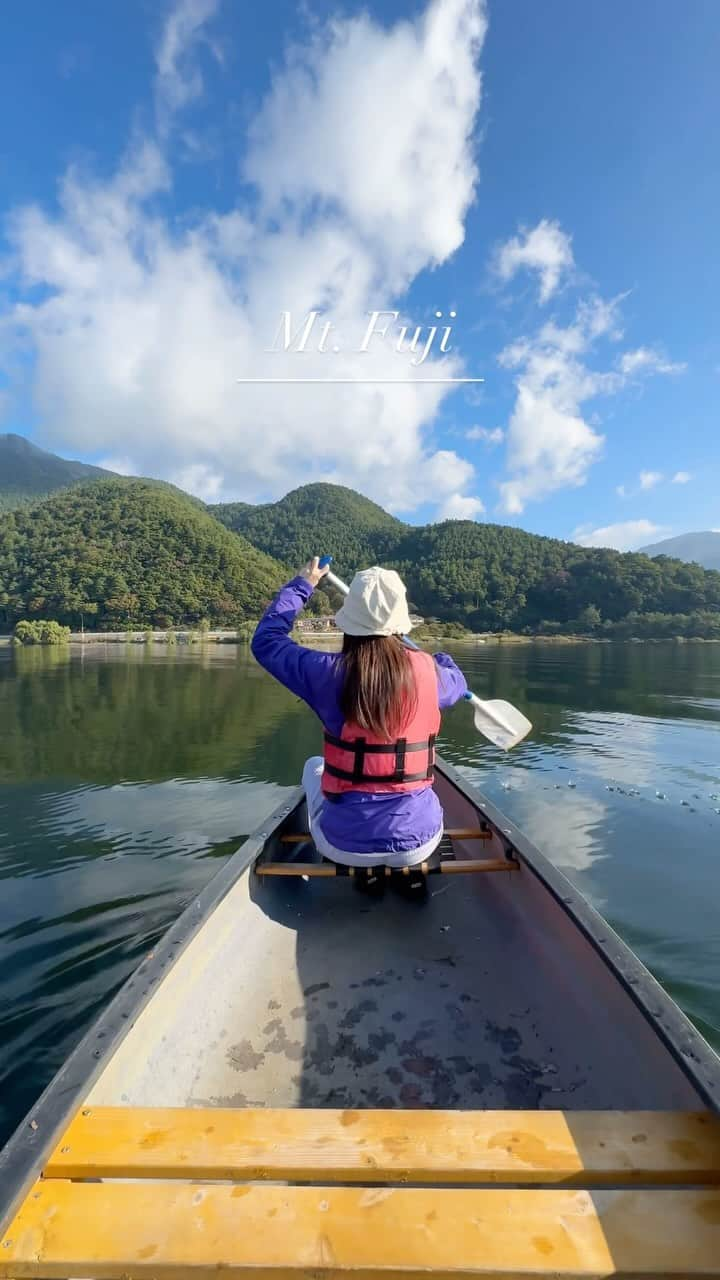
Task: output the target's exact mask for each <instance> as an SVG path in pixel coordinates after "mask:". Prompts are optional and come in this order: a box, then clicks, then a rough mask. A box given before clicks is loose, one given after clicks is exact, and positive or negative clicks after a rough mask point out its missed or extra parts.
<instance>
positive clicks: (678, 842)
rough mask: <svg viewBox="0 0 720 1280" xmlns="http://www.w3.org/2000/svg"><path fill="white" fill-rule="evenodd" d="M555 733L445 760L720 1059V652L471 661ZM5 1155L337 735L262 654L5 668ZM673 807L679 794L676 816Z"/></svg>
mask: <svg viewBox="0 0 720 1280" xmlns="http://www.w3.org/2000/svg"><path fill="white" fill-rule="evenodd" d="M455 652H456V656H457V657H458V660H459V661H460V662H461V665H463V666H464V668H465V669H466V671H467V672H468V676H469V678H470V683H471V685H472V687H473V688H474V689H475V690H476V691H477V692H478V693H479V694H480V695H481V696H488V697H490V696H502V697H506V698H509V699H510V700H511V701H513V702H515V703H516V704H517V705H518V706H520V707H522V708H523V709H524V710H526V711H527V713H528V715H529V716H530V717H531V719H532V720H533V723H534V731H533V734H532V736H531V738H530V739H528V740H527V741H526V742H525V743H523V744H521V745H520V746H519V747H518V748H517V749H516V750H515V751H514V752H513V753H512V754H511V755H509V756H508V755H505V754H504V753H502V752H499V751H497V750H496V749H495V748H493V747H491V746H489V745H488V744H486V743H484V742H483V741H482V740H481V739H479V738H478V737H477V735H476V733H475V731H474V729H473V726H472V717H471V715H470V713H469V710H468V708H467V706H465V705H462V706H458V707H456V708H454V709H453V710H452V711H451V712H450V713H449V714H448V715H447V716H446V717H445V721H444V726H443V739H442V750H443V752H444V754H445V755H446V756H447V757H448V758H449V759H450V760H451V761H452V762H453V763H455V764H456V765H458V766H459V767H460V768H461V769H462V770H463V771H464V772H466V774H467V776H469V777H470V778H472V779H473V781H475V782H476V783H477V784H478V785H479V786H480V787H481V789H484V790H485V791H486V792H487V793H488V794H489V795H490V796H491V798H492V799H493V800H494V801H495V803H497V804H498V805H499V806H500V807H501V808H503V809H504V810H505V811H506V812H508V813H509V814H510V816H511V817H513V818H514V819H515V820H516V821H517V822H518V823H519V824H520V826H521V827H522V828H523V829H524V830H526V831H527V833H528V835H529V836H530V837H531V838H532V839H533V840H535V842H536V843H537V844H538V845H539V846H540V848H541V849H543V851H544V852H545V853H546V854H547V855H548V856H549V857H550V858H551V859H552V860H553V861H555V862H556V863H557V865H559V866H560V867H562V868H563V870H565V871H566V872H567V874H569V875H570V876H571V877H572V878H573V879H575V880H576V881H577V883H578V885H579V887H580V888H581V889H582V891H583V892H584V893H586V894H587V895H588V896H589V897H590V898H591V899H592V900H593V901H594V902H595V903H596V904H597V905H599V906H600V908H601V910H603V912H604V913H606V914H607V917H608V919H609V921H610V923H611V924H613V925H614V927H615V928H617V929H618V930H619V932H620V933H621V934H622V935H623V936H624V937H625V938H626V939H627V940H628V941H629V942H630V944H631V945H632V946H634V947H635V948H636V949H637V950H638V952H639V954H640V955H641V956H642V958H643V959H644V960H645V961H646V963H648V964H649V965H650V967H651V968H652V969H653V971H654V972H655V973H656V974H657V976H658V977H659V978H660V979H661V980H662V981H663V982H664V983H666V985H667V986H668V987H669V988H670V990H671V991H672V992H673V994H674V995H675V997H676V998H677V999H678V1000H679V1001H680V1002H681V1003H682V1004H683V1006H684V1007H685V1008H686V1009H687V1011H688V1012H689V1013H690V1014H691V1016H693V1017H694V1018H695V1019H696V1020H697V1022H698V1024H699V1025H700V1026H701V1028H702V1029H703V1030H704V1031H705V1033H706V1034H708V1035H710V1036H711V1037H714V1038H715V1040H716V1042H718V1043H720V1031H718V1030H717V1029H718V1028H720V997H719V995H718V986H719V979H720V937H719V931H718V927H717V915H718V912H717V903H718V890H719V889H720V812H718V811H719V810H720V750H719V746H720V735H718V724H719V723H720V699H718V697H717V694H718V686H719V681H720V648H719V647H718V646H713V645H704V646H700V645H698V646H694V645H684V646H680V645H651V646H630V645H627V646H623V645H588V646H578V647H574V646H552V645H542V646H539V645H535V646H532V645H527V646H525V645H523V646H507V647H500V648H497V647H495V646H485V647H470V646H458V647H457V649H456V651H455ZM0 725H2V735H1V736H0V881H2V884H1V885H0V1000H1V1001H2V1005H3V1012H4V1015H5V1016H4V1030H5V1037H4V1044H3V1050H2V1060H0V1099H1V1100H2V1101H1V1102H0V1107H1V1108H2V1110H0V1139H1V1138H2V1136H3V1133H6V1132H7V1131H8V1130H9V1129H10V1128H11V1127H12V1124H13V1122H14V1120H15V1119H16V1118H17V1117H18V1116H19V1114H21V1113H22V1111H23V1110H24V1109H25V1108H26V1107H27V1106H28V1105H29V1103H30V1102H31V1101H32V1098H33V1097H34V1096H35V1094H36V1093H37V1092H38V1091H39V1089H40V1088H41V1087H42V1085H43V1084H44V1083H45V1082H46V1080H47V1079H48V1078H49V1076H50V1075H51V1074H52V1072H53V1071H54V1070H55V1069H56V1068H57V1066H59V1065H60V1063H61V1062H62V1061H63V1059H64V1058H65V1057H66V1055H67V1053H68V1051H69V1049H70V1048H71V1046H72V1044H73V1043H74V1042H75V1041H76V1039H77V1038H78V1036H79V1034H80V1032H81V1031H82V1029H83V1027H84V1026H85V1025H86V1024H87V1022H88V1021H89V1019H90V1018H91V1017H92V1016H93V1015H94V1014H95V1012H96V1011H97V1010H98V1009H99V1008H100V1007H101V1006H102V1005H103V1003H104V1002H105V1001H106V1000H107V997H108V995H109V993H110V992H111V991H112V990H114V989H115V988H116V987H117V986H118V984H119V983H120V982H121V981H122V980H123V978H124V977H125V976H126V974H127V973H128V972H129V971H130V969H131V968H132V967H133V966H134V965H135V964H136V963H137V961H138V959H139V957H140V956H141V955H142V954H143V953H144V952H145V951H146V950H147V949H149V948H150V947H151V946H152V944H153V942H154V941H155V940H156V938H157V937H158V936H159V935H160V933H161V932H162V931H163V930H164V928H165V927H166V926H167V925H168V924H169V923H170V921H171V920H172V919H174V918H175V917H176V915H177V914H178V912H179V911H180V910H181V909H182V907H183V906H184V905H185V903H186V902H188V901H189V900H190V899H191V898H192V896H193V895H194V894H196V893H197V892H198V891H199V890H200V889H201V888H202V886H203V885H204V884H205V883H206V881H207V879H208V878H209V876H210V875H211V874H212V872H213V870H214V869H215V867H216V866H217V864H218V861H219V860H220V859H222V858H224V857H226V856H227V855H228V854H229V853H230V852H231V851H232V850H233V849H234V848H235V847H237V845H238V844H239V843H240V842H241V840H242V838H243V837H244V835H245V834H247V833H248V832H249V831H251V830H252V829H253V828H254V827H255V826H256V825H257V823H259V822H260V821H261V820H262V818H263V817H264V816H265V814H266V813H268V812H269V811H270V810H271V809H272V808H274V807H275V805H276V804H277V803H278V800H279V798H280V797H281V795H282V794H283V788H287V787H290V786H294V785H295V784H296V783H297V780H298V778H299V776H300V772H301V769H302V764H303V762H304V760H305V759H306V757H307V756H308V755H310V754H313V753H315V752H317V750H318V747H319V742H320V732H319V728H318V726H317V723H316V722H315V720H314V719H313V717H312V716H311V715H310V714H309V712H307V710H306V709H305V708H304V707H303V705H302V704H301V703H299V702H298V701H297V700H296V699H294V698H292V697H291V696H290V695H289V694H288V693H286V692H285V691H284V690H282V689H281V688H280V687H279V686H278V685H276V684H275V683H274V682H272V681H271V680H269V678H268V677H266V676H265V675H264V673H263V672H261V671H260V670H259V669H258V668H257V666H256V665H255V664H254V663H253V662H252V660H251V658H250V656H249V653H248V651H247V649H244V648H241V649H237V650H236V649H235V648H233V647H229V646H228V647H221V648H215V647H214V646H213V647H210V646H208V647H207V648H206V649H204V650H201V649H198V648H195V647H194V648H192V649H191V648H188V649H177V650H175V651H168V650H164V649H162V648H160V647H159V646H154V647H151V648H150V647H149V648H147V649H146V648H145V647H144V646H132V647H125V646H122V647H121V646H117V647H108V649H107V652H105V651H104V650H103V649H97V650H94V651H90V652H87V653H85V655H84V656H81V655H78V654H77V653H76V652H75V651H73V652H72V653H69V652H68V651H67V650H58V651H52V650H44V651H41V650H38V651H32V650H31V651H21V652H19V653H17V654H15V653H13V652H12V651H8V650H4V651H0ZM661 797H664V798H661Z"/></svg>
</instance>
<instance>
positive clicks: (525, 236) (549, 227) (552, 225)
mask: <svg viewBox="0 0 720 1280" xmlns="http://www.w3.org/2000/svg"><path fill="white" fill-rule="evenodd" d="M574 265H575V263H574V259H573V252H572V239H571V237H570V236H569V235H567V233H566V232H565V231H563V230H562V228H561V226H560V224H559V222H551V221H549V220H548V219H547V218H543V219H542V221H540V222H539V223H538V224H537V226H536V227H533V228H532V229H530V230H528V228H527V227H522V228H521V234H520V235H519V236H513V237H512V239H510V240H508V241H506V243H505V244H503V245H501V246H500V248H499V249H498V250H497V252H496V255H495V263H494V266H495V270H496V272H497V274H498V275H499V276H500V279H501V280H511V279H512V278H513V276H514V275H516V273H517V272H518V271H521V270H523V269H524V268H525V269H527V270H529V271H536V272H537V273H538V276H539V280H540V301H541V302H547V301H548V299H549V298H551V297H552V295H553V294H554V293H555V291H556V289H557V288H558V286H559V284H560V282H561V280H562V278H563V277H564V276H566V275H568V274H569V273H570V272H571V271H572V269H573V267H574Z"/></svg>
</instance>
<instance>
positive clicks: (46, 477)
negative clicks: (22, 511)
mask: <svg viewBox="0 0 720 1280" xmlns="http://www.w3.org/2000/svg"><path fill="white" fill-rule="evenodd" d="M112 475H114V472H112V471H105V470H104V469H103V468H102V467H93V466H91V465H90V463H87V462H76V461H74V460H69V459H67V458H59V457H58V456H57V454H55V453H48V452H47V450H45V449H40V448H39V447H38V446H37V445H36V444H33V443H32V441H31V440H26V439H25V437H24V436H18V435H15V434H12V433H11V434H6V435H0V511H13V510H15V509H16V508H17V507H23V506H27V504H28V503H29V502H37V501H38V499H40V498H46V497H48V495H49V494H51V493H55V492H56V491H57V490H58V489H68V488H70V486H71V485H75V484H79V483H81V482H82V481H85V480H93V479H101V478H102V477H103V476H104V477H106V478H109V477H110V476H112Z"/></svg>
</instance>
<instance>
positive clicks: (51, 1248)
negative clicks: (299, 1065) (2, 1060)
mask: <svg viewBox="0 0 720 1280" xmlns="http://www.w3.org/2000/svg"><path fill="white" fill-rule="evenodd" d="M718 1268H720V1192H718V1191H717V1190H716V1189H708V1188H705V1189H704V1190H699V1191H698V1190H693V1191H689V1190H650V1191H648V1190H643V1191H640V1190H631V1191H627V1190H625V1191H598V1192H594V1193H593V1194H592V1195H590V1194H589V1193H588V1192H587V1191H573V1190H553V1191H536V1190H532V1191H517V1190H512V1191H506V1190H484V1191H477V1190H465V1189H455V1190H447V1189H444V1190H438V1189H436V1188H431V1189H427V1188H397V1189H389V1188H362V1187H278V1186H272V1187H270V1186H268V1187H263V1186H222V1185H217V1184H215V1185H211V1184H206V1185H204V1186H200V1187H198V1186H197V1185H193V1184H188V1183H171V1182H164V1183H163V1182H154V1183H147V1182H145V1183H123V1182H117V1183H72V1182H67V1181H57V1182H40V1183H38V1184H37V1186H36V1188H35V1190H34V1191H33V1192H32V1193H31V1194H30V1196H29V1197H28V1199H27V1200H26V1201H25V1204H24V1205H23V1207H22V1209H21V1210H20V1212H19V1214H18V1215H17V1217H16V1219H15V1221H14V1222H13V1223H12V1226H11V1227H10V1230H9V1231H8V1234H7V1236H6V1238H5V1241H4V1244H3V1247H0V1278H3V1280H4V1278H7V1280H10V1278H13V1280H18V1278H19V1277H31V1276H32V1277H50V1278H53V1277H69V1276H92V1277H94V1278H95V1280H119V1278H120V1277H123V1276H128V1275H129V1276H134V1277H137V1276H142V1275H147V1276H149V1277H153V1280H181V1278H185V1280H187V1277H192V1278H193V1280H217V1275H218V1272H219V1271H221V1272H222V1274H223V1275H228V1274H230V1275H232V1276H242V1277H248V1280H249V1278H250V1277H253V1280H271V1278H272V1280H281V1278H283V1277H302V1278H303V1280H308V1278H309V1277H310V1276H313V1277H316V1278H317V1277H322V1276H324V1275H325V1276H328V1277H333V1278H335V1277H337V1276H338V1274H340V1273H342V1272H345V1271H347V1272H348V1273H351V1274H352V1277H353V1280H376V1278H377V1277H378V1276H380V1275H382V1277H383V1280H395V1278H397V1280H427V1277H428V1275H429V1274H430V1275H432V1276H434V1277H435V1280H471V1277H472V1278H473V1280H477V1278H478V1277H486V1278H489V1277H493V1278H494V1280H500V1278H501V1277H503V1278H504V1277H507V1278H508V1280H509V1278H510V1277H513V1278H515V1280H516V1278H517V1277H518V1276H522V1275H528V1276H530V1275H533V1276H538V1275H543V1274H545V1275H552V1276H553V1277H556V1280H557V1278H558V1277H559V1278H561V1280H588V1278H589V1277H602V1276H613V1275H618V1274H619V1275H622V1276H623V1277H625V1278H626V1280H629V1278H632V1277H638V1280H639V1278H640V1277H643V1278H644V1280H647V1278H648V1277H653V1280H663V1278H665V1277H671V1276H672V1277H675V1280H677V1277H685V1278H689V1277H701V1276H702V1277H705V1278H707V1277H709V1276H715V1275H717V1274H718Z"/></svg>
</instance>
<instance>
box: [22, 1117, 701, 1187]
mask: <svg viewBox="0 0 720 1280" xmlns="http://www.w3.org/2000/svg"><path fill="white" fill-rule="evenodd" d="M45 1177H46V1178H141V1177H154V1178H216V1179H229V1180H236V1181H240V1180H243V1179H248V1180H259V1179H262V1178H273V1179H290V1180H297V1181H321V1182H322V1181H345V1182H351V1181H355V1182H357V1181H365V1182H367V1181H376V1182H381V1181H388V1182H392V1181H400V1180H405V1181H409V1182H445V1183H452V1182H464V1183H468V1182H470V1183H472V1182H482V1183H493V1182H506V1183H507V1182H512V1183H552V1184H563V1185H575V1186H597V1185H603V1184H604V1185H617V1184H618V1183H627V1182H635V1183H643V1184H644V1183H663V1182H670V1183H673V1184H678V1185H679V1184H689V1183H694V1184H698V1183H707V1182H709V1183H720V1116H717V1115H714V1114H712V1113H710V1112H657V1111H645V1112H602V1111H584V1112H583V1111H576V1112H562V1111H420V1110H417V1111H401V1110H378V1111H372V1110H359V1111H332V1110H317V1111H313V1110H302V1109H299V1108H296V1109H289V1110H273V1109H270V1108H259V1109H256V1110H255V1109H250V1108H248V1109H244V1108H239V1109H233V1110H230V1109H228V1110H225V1109H221V1108H210V1109H201V1108H198V1109H183V1108H166V1109H165V1108H164V1109H155V1108H134V1107H97V1108H95V1107H91V1108H86V1109H84V1110H83V1111H82V1112H81V1113H79V1114H78V1115H77V1116H76V1118H75V1119H74V1120H73V1122H72V1124H71V1125H70V1127H69V1129H68V1130H67V1131H66V1133H65V1136H64V1137H63V1138H62V1140H61V1142H60V1143H59V1145H58V1147H57V1148H56V1150H55V1151H54V1152H53V1154H52V1156H51V1157H50V1160H49V1161H48V1164H47V1167H46V1170H45Z"/></svg>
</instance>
